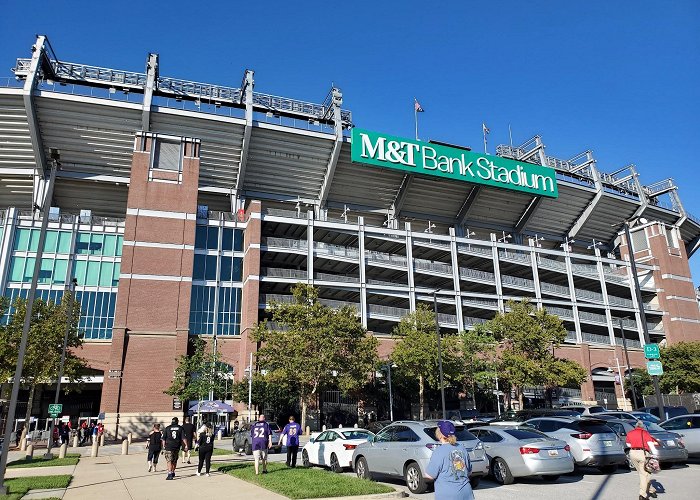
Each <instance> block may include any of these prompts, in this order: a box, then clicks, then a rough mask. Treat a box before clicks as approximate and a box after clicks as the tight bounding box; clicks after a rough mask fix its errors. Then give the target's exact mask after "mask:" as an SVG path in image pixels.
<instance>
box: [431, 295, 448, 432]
mask: <svg viewBox="0 0 700 500" xmlns="http://www.w3.org/2000/svg"><path fill="white" fill-rule="evenodd" d="M439 291H440V289H439V288H438V289H437V290H433V309H434V311H435V333H436V334H437V348H438V372H439V374H440V400H441V402H442V419H443V420H447V411H445V386H444V385H443V383H442V341H441V337H440V322H439V321H438V308H437V293H438V292H439Z"/></svg>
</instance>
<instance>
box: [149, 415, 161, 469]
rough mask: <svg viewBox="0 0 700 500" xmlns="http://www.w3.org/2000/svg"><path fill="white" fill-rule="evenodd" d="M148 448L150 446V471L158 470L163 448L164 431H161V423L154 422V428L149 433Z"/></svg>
mask: <svg viewBox="0 0 700 500" xmlns="http://www.w3.org/2000/svg"><path fill="white" fill-rule="evenodd" d="M146 448H148V458H147V460H148V472H156V469H157V468H158V457H160V452H161V451H162V450H163V433H162V432H160V424H153V430H152V431H151V432H150V434H148V440H147V441H146Z"/></svg>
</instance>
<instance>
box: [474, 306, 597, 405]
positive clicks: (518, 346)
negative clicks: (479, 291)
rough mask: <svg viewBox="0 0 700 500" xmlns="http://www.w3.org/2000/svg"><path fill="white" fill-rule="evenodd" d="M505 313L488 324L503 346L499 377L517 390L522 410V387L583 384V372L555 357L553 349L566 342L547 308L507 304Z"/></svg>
mask: <svg viewBox="0 0 700 500" xmlns="http://www.w3.org/2000/svg"><path fill="white" fill-rule="evenodd" d="M508 309H510V310H509V311H508V312H506V313H499V314H497V315H496V317H494V318H493V319H492V320H491V321H489V322H487V323H486V324H485V328H487V329H488V330H489V331H490V332H491V333H492V334H493V336H494V337H495V339H496V340H497V341H498V342H499V343H500V344H501V351H500V355H499V361H498V365H499V375H501V376H502V377H503V378H504V379H505V380H506V381H507V382H508V383H509V384H510V385H511V386H512V388H513V389H514V391H515V394H516V395H517V397H518V400H519V403H520V408H523V387H525V386H537V385H542V386H545V387H547V388H551V387H555V386H567V385H574V384H581V383H582V382H583V381H585V380H586V372H585V371H584V369H583V368H582V367H581V366H580V365H578V363H575V362H573V361H570V360H566V359H561V358H557V357H556V356H554V354H553V352H554V347H556V346H558V345H559V344H560V343H561V342H563V341H564V339H566V329H565V328H564V325H563V324H562V321H561V320H560V319H559V318H558V317H557V316H555V315H552V314H549V313H547V311H546V309H540V310H535V309H534V308H533V307H532V305H531V304H530V303H529V302H528V301H527V300H523V301H522V302H514V301H509V302H508Z"/></svg>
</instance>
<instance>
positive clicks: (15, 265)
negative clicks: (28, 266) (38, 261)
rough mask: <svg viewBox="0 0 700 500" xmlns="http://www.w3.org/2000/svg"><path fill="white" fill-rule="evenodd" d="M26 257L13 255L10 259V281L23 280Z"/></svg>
mask: <svg viewBox="0 0 700 500" xmlns="http://www.w3.org/2000/svg"><path fill="white" fill-rule="evenodd" d="M25 260H26V259H25V258H24V257H12V259H10V281H13V282H21V281H22V278H23V277H24V261H25Z"/></svg>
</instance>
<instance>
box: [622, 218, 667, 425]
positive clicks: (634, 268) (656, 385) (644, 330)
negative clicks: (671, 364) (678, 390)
mask: <svg viewBox="0 0 700 500" xmlns="http://www.w3.org/2000/svg"><path fill="white" fill-rule="evenodd" d="M640 222H642V223H644V222H646V220H642V219H640ZM625 239H626V240H627V253H628V255H629V258H630V270H631V271H632V278H633V279H634V292H635V295H636V296H637V307H638V308H639V318H640V320H641V321H642V333H644V343H645V344H651V341H650V340H649V326H648V325H647V317H646V314H645V313H644V302H642V288H641V287H640V286H639V275H638V274H637V263H636V262H635V259H634V249H633V248H632V236H631V235H630V221H629V220H626V221H625ZM623 338H624V337H623ZM628 365H629V363H628ZM651 381H652V382H653V383H654V394H655V395H656V406H657V408H658V410H659V418H660V419H661V420H664V415H665V414H664V402H663V400H662V399H661V389H660V388H659V376H658V375H652V377H651Z"/></svg>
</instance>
